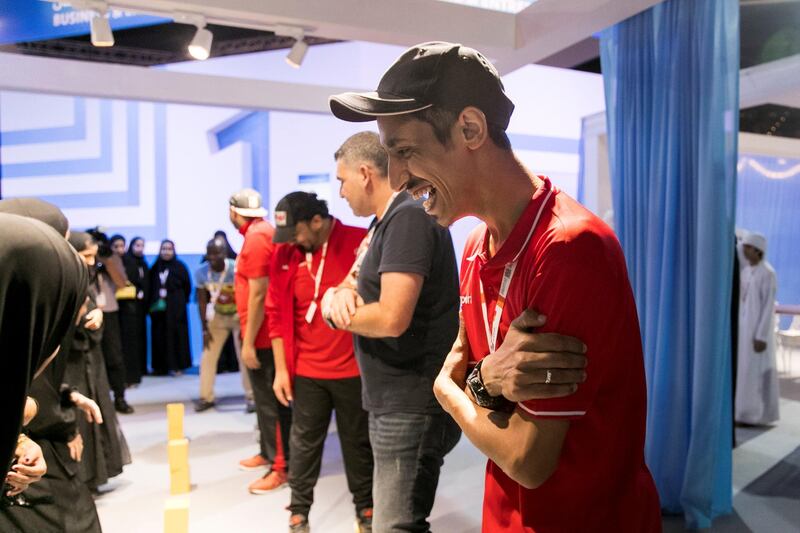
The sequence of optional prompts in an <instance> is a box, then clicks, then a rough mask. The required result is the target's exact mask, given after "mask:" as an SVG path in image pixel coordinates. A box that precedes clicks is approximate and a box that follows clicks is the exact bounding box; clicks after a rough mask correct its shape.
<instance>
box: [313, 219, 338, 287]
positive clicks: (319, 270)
mask: <svg viewBox="0 0 800 533" xmlns="http://www.w3.org/2000/svg"><path fill="white" fill-rule="evenodd" d="M335 226H336V219H333V223H332V224H331V233H330V234H329V235H328V240H326V241H325V244H323V245H322V258H321V259H320V261H319V267H318V268H317V275H316V276H315V275H314V274H312V273H311V262H312V261H313V260H314V256H313V255H312V254H311V252H306V269H308V275H309V276H311V279H313V280H314V298H313V299H312V302H316V301H317V299H318V298H319V286H320V285H321V284H322V273H323V271H324V270H325V257H326V256H327V255H328V242H330V240H331V237H330V236H331V235H332V234H333V228H334V227H335Z"/></svg>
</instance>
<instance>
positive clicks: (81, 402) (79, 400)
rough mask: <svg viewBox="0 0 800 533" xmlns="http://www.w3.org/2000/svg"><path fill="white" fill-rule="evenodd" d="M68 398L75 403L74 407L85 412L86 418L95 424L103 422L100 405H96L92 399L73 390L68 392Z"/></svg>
mask: <svg viewBox="0 0 800 533" xmlns="http://www.w3.org/2000/svg"><path fill="white" fill-rule="evenodd" d="M69 399H70V400H71V401H72V403H74V404H75V407H77V408H78V409H80V410H81V411H83V412H84V413H85V414H86V420H88V421H89V422H94V423H95V424H102V423H103V414H102V413H101V412H100V407H98V406H97V403H95V401H94V400H92V399H91V398H87V397H86V396H84V395H83V394H81V393H80V392H75V391H73V392H71V393H70V394H69Z"/></svg>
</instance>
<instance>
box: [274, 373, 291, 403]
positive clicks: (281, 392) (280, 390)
mask: <svg viewBox="0 0 800 533" xmlns="http://www.w3.org/2000/svg"><path fill="white" fill-rule="evenodd" d="M272 390H273V391H274V392H275V397H276V398H277V399H278V401H279V402H281V403H282V404H283V405H285V406H286V407H289V402H291V401H292V400H293V398H292V382H291V380H290V379H289V373H288V372H286V371H285V370H283V371H276V372H275V381H273V382H272Z"/></svg>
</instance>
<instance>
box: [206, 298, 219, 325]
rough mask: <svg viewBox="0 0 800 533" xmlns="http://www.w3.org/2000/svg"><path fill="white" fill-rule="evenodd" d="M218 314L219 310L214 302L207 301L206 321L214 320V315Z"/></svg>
mask: <svg viewBox="0 0 800 533" xmlns="http://www.w3.org/2000/svg"><path fill="white" fill-rule="evenodd" d="M215 316H217V311H216V310H215V309H214V304H212V303H210V302H209V303H207V304H206V322H211V321H212V320H214V317H215Z"/></svg>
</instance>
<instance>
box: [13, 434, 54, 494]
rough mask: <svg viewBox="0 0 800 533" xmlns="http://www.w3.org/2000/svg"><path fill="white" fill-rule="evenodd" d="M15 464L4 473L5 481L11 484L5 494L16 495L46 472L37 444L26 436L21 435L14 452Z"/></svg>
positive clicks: (45, 465)
mask: <svg viewBox="0 0 800 533" xmlns="http://www.w3.org/2000/svg"><path fill="white" fill-rule="evenodd" d="M14 456H15V457H16V458H17V464H15V465H14V466H12V467H11V471H10V472H9V473H8V474H7V475H6V483H8V484H9V485H10V486H11V490H9V491H8V492H7V493H6V494H8V495H9V496H16V495H17V494H20V493H22V492H23V491H25V489H27V488H28V486H29V485H30V484H31V483H36V482H37V481H39V480H40V479H42V476H44V475H45V474H46V473H47V463H46V462H45V460H44V456H43V455H42V449H41V448H40V447H39V445H38V444H36V443H35V442H33V441H32V440H31V439H29V438H27V437H24V436H23V437H21V438H20V440H19V442H18V443H17V449H16V451H15V452H14Z"/></svg>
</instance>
